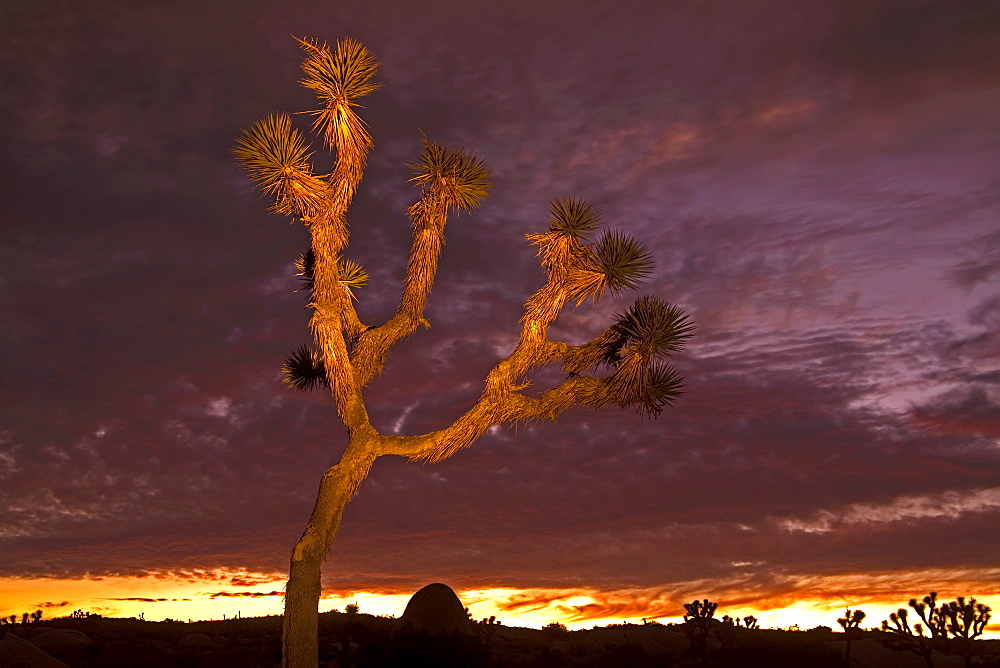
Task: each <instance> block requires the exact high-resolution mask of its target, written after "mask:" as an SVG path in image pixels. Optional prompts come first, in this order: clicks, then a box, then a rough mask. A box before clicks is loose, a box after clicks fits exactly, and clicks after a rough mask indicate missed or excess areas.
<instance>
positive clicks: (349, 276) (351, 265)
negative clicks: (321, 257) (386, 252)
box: [295, 248, 368, 292]
mask: <svg viewBox="0 0 1000 668" xmlns="http://www.w3.org/2000/svg"><path fill="white" fill-rule="evenodd" d="M315 267H316V253H314V252H313V250H312V249H311V248H310V249H309V250H307V251H306V252H305V253H303V254H302V255H300V256H299V257H298V258H297V259H296V260H295V268H296V269H298V270H299V273H297V274H295V275H296V276H298V277H299V279H300V280H301V281H302V283H301V285H300V287H299V290H308V291H312V289H313V288H314V287H315V285H316V280H315V278H314V276H313V270H314V269H315ZM337 275H338V276H339V277H340V284H341V285H343V286H344V287H345V288H347V290H348V291H351V290H353V289H356V288H360V287H362V286H364V284H365V283H367V282H368V272H367V271H365V270H364V268H363V267H362V266H361V265H360V264H358V263H357V262H354V261H353V260H347V259H344V258H341V259H340V260H338V261H337ZM299 290H296V292H298V291H299Z"/></svg>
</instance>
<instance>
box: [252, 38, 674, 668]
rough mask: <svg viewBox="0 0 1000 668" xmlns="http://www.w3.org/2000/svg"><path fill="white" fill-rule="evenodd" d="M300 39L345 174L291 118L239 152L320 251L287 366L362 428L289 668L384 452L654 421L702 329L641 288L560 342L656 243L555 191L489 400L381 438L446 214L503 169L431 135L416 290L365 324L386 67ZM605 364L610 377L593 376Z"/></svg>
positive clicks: (349, 49)
mask: <svg viewBox="0 0 1000 668" xmlns="http://www.w3.org/2000/svg"><path fill="white" fill-rule="evenodd" d="M299 43H300V44H301V45H302V48H303V49H304V51H305V57H304V59H303V63H302V69H303V71H304V72H305V78H304V79H303V80H302V82H301V83H302V85H304V86H305V87H307V88H310V89H312V90H313V91H315V92H316V94H317V96H318V97H319V100H320V102H321V103H322V107H321V108H320V109H318V110H316V111H314V112H312V113H313V114H314V115H315V121H314V123H313V129H314V130H316V131H318V132H320V133H321V134H322V135H323V140H324V143H325V145H326V146H327V147H328V148H329V149H331V150H332V151H333V152H334V154H335V156H336V158H335V165H334V168H333V171H332V172H331V173H330V174H328V175H316V174H314V173H313V171H312V166H311V164H310V162H309V157H310V155H311V153H310V152H309V147H308V146H307V145H306V143H305V140H304V138H303V136H302V134H301V133H299V132H298V131H297V130H295V129H293V128H292V124H291V118H290V117H289V116H287V115H277V116H269V117H267V118H266V119H264V120H262V121H259V122H258V123H256V124H255V125H254V126H253V127H252V128H251V129H250V130H248V131H246V132H244V134H243V136H242V137H241V138H240V139H239V140H238V142H237V146H236V148H235V149H234V153H235V154H236V157H237V159H238V160H239V161H240V163H241V164H242V165H243V166H244V167H245V168H246V169H247V171H248V172H249V175H250V178H251V179H253V180H255V181H257V182H258V185H259V186H260V187H261V188H262V190H263V191H264V192H265V193H267V194H268V195H270V196H272V197H273V198H274V205H273V207H272V209H273V210H274V211H276V212H278V213H282V214H285V215H290V216H294V217H295V218H297V219H298V220H300V221H301V222H302V223H303V224H304V225H305V226H306V227H307V228H308V230H309V233H310V236H311V246H310V249H309V250H308V251H307V252H306V253H304V254H303V255H302V256H301V257H300V258H299V260H298V262H297V263H296V266H297V267H298V268H299V270H300V275H301V276H302V278H303V282H304V284H305V286H306V287H307V288H308V289H309V290H311V294H312V300H311V302H310V304H309V306H310V307H311V308H312V318H311V319H310V321H309V327H310V329H311V330H312V335H313V342H314V345H315V349H311V348H309V347H307V346H303V347H301V348H299V349H298V350H296V351H295V352H293V353H292V354H291V355H289V357H288V358H287V359H286V361H285V366H284V368H283V372H284V374H285V382H286V383H288V384H289V385H290V386H292V387H295V388H297V389H300V390H309V389H313V388H315V387H317V386H322V387H325V388H327V389H328V390H329V391H330V392H331V394H332V395H333V398H334V400H335V402H336V405H337V412H338V414H339V416H340V419H341V420H342V421H343V423H344V426H345V427H346V428H347V433H348V442H347V447H346V449H345V450H344V454H343V456H342V457H341V459H340V461H339V462H338V463H337V464H336V465H335V466H333V467H332V468H331V469H330V470H328V471H327V472H326V473H325V474H324V475H323V478H322V480H321V481H320V486H319V493H318V495H317V498H316V505H315V507H314V508H313V511H312V515H311V516H310V518H309V522H308V524H307V525H306V529H305V531H304V532H303V534H302V537H301V538H300V539H299V540H298V542H297V543H296V544H295V547H294V548H293V549H292V555H291V567H290V570H289V576H288V584H287V587H286V590H285V616H284V622H283V630H282V633H283V635H282V648H283V666H284V667H285V668H292V667H294V668H305V667H313V666H316V665H317V660H318V647H317V622H318V606H319V597H320V594H321V584H320V576H321V573H320V571H321V565H322V562H323V560H324V558H325V556H326V554H327V552H328V550H329V549H330V545H331V544H332V543H333V541H334V539H335V538H336V535H337V531H338V529H339V528H340V521H341V517H342V516H343V512H344V507H345V506H346V505H347V502H348V501H350V500H351V498H352V497H353V496H354V493H355V492H356V491H357V489H358V486H359V485H360V484H361V483H362V481H364V479H365V477H366V476H367V475H368V471H369V470H370V469H371V466H372V464H373V463H374V461H375V459H377V458H378V457H380V456H382V455H398V456H402V457H406V458H408V459H410V460H412V461H420V462H438V461H441V460H443V459H447V458H448V457H450V456H452V455H453V454H455V453H456V452H458V451H459V450H461V449H462V448H465V447H468V446H469V445H471V444H472V443H473V442H474V441H475V440H476V439H477V438H479V437H480V436H481V435H482V434H484V433H485V432H486V431H487V430H488V429H489V428H490V427H491V426H493V425H498V424H502V423H514V422H523V421H528V420H546V419H554V418H555V417H556V416H557V415H558V414H559V413H561V412H562V411H564V410H566V409H567V408H570V407H572V406H585V407H588V408H592V409H596V408H601V407H603V406H609V405H613V406H621V407H625V406H631V407H635V408H636V409H638V410H639V412H641V413H643V414H645V415H647V416H651V417H655V416H657V415H658V414H659V413H660V411H661V410H662V409H663V408H664V407H665V406H670V405H672V404H673V402H674V400H675V399H676V398H677V397H678V396H679V395H680V394H681V392H682V388H683V381H682V379H681V377H680V375H679V374H678V373H677V371H676V370H675V369H674V368H673V367H671V366H669V365H668V364H667V363H666V359H667V358H668V357H670V356H671V354H672V353H673V352H675V351H677V350H679V349H680V348H682V347H683V346H684V344H685V342H686V340H687V339H688V338H689V337H690V336H691V333H692V330H693V327H692V325H691V324H690V322H689V321H688V319H687V317H686V316H685V315H684V314H683V313H682V312H681V311H680V310H679V309H678V308H676V307H675V306H672V305H670V304H668V303H666V302H664V301H662V300H660V299H659V298H657V297H650V296H643V297H639V298H638V299H637V300H636V301H635V302H634V303H633V305H632V306H631V307H629V308H628V309H626V310H624V311H623V312H621V313H619V314H618V315H617V316H616V318H615V321H614V322H613V323H612V324H611V325H610V326H609V327H608V328H607V329H605V330H604V331H603V332H601V333H600V334H598V335H597V336H596V337H594V339H593V340H591V341H590V342H588V343H585V344H583V345H568V344H566V343H562V342H560V341H553V340H550V339H549V338H548V327H549V325H550V324H551V323H552V322H553V321H554V320H555V318H556V316H557V315H558V314H559V312H560V311H561V310H562V308H563V307H564V306H565V305H566V304H567V303H569V302H575V303H576V305H580V304H581V303H582V302H584V301H585V300H587V299H588V298H590V299H591V300H593V301H595V302H596V301H597V300H600V299H601V298H603V297H604V295H605V294H606V293H608V292H610V293H612V294H618V293H619V292H621V291H623V290H626V289H633V288H635V287H637V286H638V285H639V284H640V283H641V282H642V281H643V280H644V279H645V278H646V277H648V276H649V274H650V272H651V268H652V260H651V257H650V255H649V253H648V252H647V251H646V249H645V248H644V247H643V246H642V245H641V244H639V243H638V242H636V241H634V240H633V239H631V238H630V237H628V236H627V235H625V234H622V233H620V232H615V231H607V232H604V233H603V234H602V235H601V236H600V237H599V238H597V239H596V240H595V239H593V238H592V237H593V235H594V233H595V232H596V231H597V227H598V219H599V212H598V210H597V209H596V208H595V207H594V206H593V205H592V204H590V203H587V202H584V201H581V200H574V199H566V200H555V201H553V202H552V203H551V204H550V205H549V211H548V213H549V219H548V229H547V230H546V231H544V232H541V233H538V234H530V235H528V237H527V238H528V240H529V241H530V242H531V243H532V244H533V245H536V246H538V256H539V258H540V261H541V264H542V267H543V268H544V269H545V273H546V277H547V281H546V283H545V285H543V286H542V287H541V288H540V289H539V290H538V291H537V292H535V294H533V295H532V296H531V297H529V298H528V300H527V302H526V303H525V307H524V315H523V317H522V318H521V334H520V339H519V341H518V343H517V345H516V346H515V348H514V350H513V351H512V352H511V353H510V355H509V356H508V357H507V358H506V359H504V360H502V361H500V362H499V363H498V364H497V365H496V366H495V367H494V368H493V369H492V370H491V371H490V372H489V375H488V376H487V378H486V382H485V386H484V388H483V391H482V394H481V396H480V397H479V399H478V400H477V401H476V402H475V403H474V404H473V405H472V407H471V408H469V410H468V411H467V412H466V413H464V414H463V415H462V416H461V417H459V418H458V419H457V420H455V422H454V423H452V424H451V425H449V426H447V427H445V428H444V429H441V430H440V431H434V432H430V433H427V434H422V435H419V436H388V435H385V434H380V433H379V432H378V431H376V429H375V428H374V427H373V426H372V424H371V422H370V421H369V419H368V412H367V410H366V409H365V402H364V397H363V394H362V390H363V389H364V387H365V385H366V384H367V383H368V382H369V381H370V380H371V379H372V378H373V377H374V376H376V375H377V374H379V373H380V372H381V371H382V367H383V365H384V364H385V361H386V359H387V357H388V355H389V351H390V350H391V349H392V347H393V346H394V345H395V344H396V343H397V342H398V341H399V340H400V339H402V338H404V337H406V336H409V335H410V334H412V333H413V332H414V331H415V330H416V329H417V327H418V325H424V326H425V327H427V326H429V323H428V322H427V320H425V319H424V315H423V314H424V306H425V304H426V302H427V297H428V295H429V294H430V292H431V287H432V286H433V284H434V276H435V274H436V272H437V266H438V258H439V257H440V254H441V248H442V246H443V245H444V229H445V224H446V222H447V220H448V214H449V213H450V212H451V211H453V210H456V209H457V210H466V211H470V210H472V209H475V208H476V207H477V206H478V205H479V204H480V202H482V200H483V199H485V198H486V196H487V195H488V194H489V190H490V182H489V170H488V169H487V168H486V166H485V164H484V163H483V161H481V160H480V159H478V158H476V157H474V156H472V155H469V154H467V153H464V152H463V151H461V150H455V149H450V148H446V147H443V146H441V145H439V144H436V143H434V142H431V141H428V140H427V139H426V138H424V141H423V152H422V154H421V155H420V157H419V158H418V160H417V162H416V163H414V164H413V165H412V167H413V169H414V170H415V173H416V175H415V176H414V178H413V179H412V180H413V181H415V182H416V183H417V184H418V185H419V186H420V197H419V199H418V200H417V201H416V202H415V203H414V204H413V205H412V206H411V207H410V208H409V209H408V211H407V213H408V215H409V217H410V222H411V224H412V226H413V246H412V248H411V250H410V256H409V263H408V265H407V271H406V278H405V280H404V285H403V295H402V298H401V299H400V303H399V307H398V309H397V311H396V314H395V315H394V316H393V317H392V318H391V319H390V320H389V321H388V322H386V323H384V324H382V325H378V326H367V325H365V324H363V323H362V322H361V321H360V319H359V318H358V314H357V312H356V311H355V308H354V302H353V300H354V295H353V291H354V290H355V289H357V288H359V287H361V286H362V285H363V284H364V283H365V282H366V281H367V279H368V275H367V274H366V273H365V272H364V270H363V269H362V268H361V267H360V266H359V265H357V264H356V263H354V262H351V261H350V260H347V259H345V258H344V255H343V253H344V250H345V249H346V247H347V242H348V235H349V232H348V226H347V222H346V218H345V214H346V212H347V209H348V207H349V206H350V204H351V200H352V199H353V197H354V193H355V190H356V189H357V186H358V183H359V182H360V181H361V177H362V173H363V172H364V167H365V160H366V156H367V154H368V150H369V149H370V148H371V146H372V141H371V137H370V136H369V134H368V132H367V129H366V126H365V124H364V122H363V121H362V120H361V119H360V118H359V117H358V116H357V115H356V114H355V112H354V107H356V106H357V105H356V104H355V103H354V102H353V101H352V100H354V99H355V98H358V97H361V96H363V95H367V94H368V93H370V92H372V91H374V90H375V89H376V88H378V86H379V85H378V84H375V83H372V82H371V78H372V76H373V75H374V74H375V71H376V69H377V68H378V63H376V62H375V60H374V58H373V57H372V55H371V54H370V53H369V52H368V50H367V49H365V48H364V47H363V46H361V45H360V44H358V43H357V42H355V41H353V40H350V39H344V40H342V41H339V42H337V44H336V45H335V46H334V47H329V46H327V45H326V44H320V43H318V42H315V41H304V40H299ZM548 364H559V365H561V367H562V370H563V371H564V372H565V373H566V374H567V377H566V379H565V380H563V381H562V382H560V383H558V384H557V385H555V386H554V387H552V388H550V389H548V390H546V391H544V392H542V393H541V395H540V396H538V397H537V398H536V397H529V396H527V395H525V394H522V393H521V390H523V389H524V388H525V387H527V386H528V382H527V380H526V379H525V378H526V376H527V374H528V373H529V372H531V371H532V370H534V369H537V368H539V367H542V366H545V365H548ZM601 369H603V371H604V373H603V374H600V375H594V374H593V373H590V374H588V373H587V372H594V371H597V370H601Z"/></svg>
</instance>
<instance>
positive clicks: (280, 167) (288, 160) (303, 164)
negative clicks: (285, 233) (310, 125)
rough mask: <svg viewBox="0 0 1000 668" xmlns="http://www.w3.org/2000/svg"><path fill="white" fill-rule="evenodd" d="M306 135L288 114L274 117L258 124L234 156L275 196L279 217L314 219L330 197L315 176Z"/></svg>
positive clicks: (269, 117) (244, 133)
mask: <svg viewBox="0 0 1000 668" xmlns="http://www.w3.org/2000/svg"><path fill="white" fill-rule="evenodd" d="M308 150H309V147H308V146H307V145H306V142H305V139H304V138H303V137H302V134H301V133H300V132H299V131H298V130H295V129H293V128H292V119H291V117H290V116H288V115H287V114H272V115H270V116H268V117H267V118H264V119H263V120H260V121H257V122H256V123H254V125H253V127H251V128H250V129H249V130H245V131H244V132H243V136H242V137H240V138H239V139H237V140H236V147H235V148H234V149H233V155H235V156H236V159H237V161H239V163H240V164H241V165H242V166H243V168H244V169H246V170H247V172H249V175H250V178H251V179H253V180H254V181H257V182H258V185H259V186H260V188H261V189H262V190H263V191H264V192H265V193H267V194H269V195H273V196H274V198H275V203H274V205H273V206H272V207H271V208H272V209H273V210H274V211H277V212H278V213H285V214H296V215H299V216H312V215H314V214H315V213H316V212H317V210H318V209H319V206H320V203H321V202H322V200H323V197H324V195H325V193H326V184H325V183H324V182H323V180H322V179H320V178H318V177H316V176H314V175H313V173H312V166H311V165H310V164H309V157H310V156H311V155H312V153H309V152H308Z"/></svg>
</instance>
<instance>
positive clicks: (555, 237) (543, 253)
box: [527, 198, 653, 306]
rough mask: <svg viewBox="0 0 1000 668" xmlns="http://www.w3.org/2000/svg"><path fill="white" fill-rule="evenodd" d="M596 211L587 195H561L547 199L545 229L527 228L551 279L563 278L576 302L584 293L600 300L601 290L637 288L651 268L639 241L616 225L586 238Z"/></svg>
mask: <svg viewBox="0 0 1000 668" xmlns="http://www.w3.org/2000/svg"><path fill="white" fill-rule="evenodd" d="M600 219H601V212H600V210H599V209H598V208H597V207H596V206H594V204H593V203H591V202H588V201H586V200H580V199H572V198H564V199H555V200H552V201H551V202H550V203H549V220H548V223H549V229H548V231H546V232H543V233H541V234H528V235H527V238H528V241H530V242H531V243H532V244H535V245H536V246H538V247H539V250H538V255H539V257H540V258H541V261H542V266H543V267H544V268H545V270H546V273H547V274H548V275H549V278H550V280H553V279H554V280H556V281H565V284H566V287H567V288H568V289H569V297H570V299H575V300H576V303H577V306H579V305H580V304H582V303H583V301H584V300H586V299H588V298H592V299H594V301H599V300H600V299H602V298H603V297H604V295H605V293H606V292H611V293H612V294H615V295H617V294H619V293H620V292H622V291H624V290H632V289H635V288H637V287H638V286H639V285H640V284H641V283H642V282H643V281H644V280H646V279H647V278H649V276H650V274H651V273H652V268H653V259H652V255H650V253H649V251H647V250H646V248H645V246H643V245H642V244H641V243H639V242H638V241H636V240H635V239H633V238H632V237H630V236H628V235H627V234H625V233H623V232H619V231H617V230H607V231H605V232H604V234H602V235H601V237H600V238H599V239H598V240H597V241H595V242H591V241H590V238H591V235H592V234H593V233H594V232H595V231H596V230H597V228H598V224H599V223H600Z"/></svg>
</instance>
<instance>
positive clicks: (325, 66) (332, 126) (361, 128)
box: [296, 38, 381, 155]
mask: <svg viewBox="0 0 1000 668" xmlns="http://www.w3.org/2000/svg"><path fill="white" fill-rule="evenodd" d="M296 40H298V42H299V44H301V45H302V48H303V50H304V51H305V52H306V56H305V58H303V60H302V72H303V73H304V74H305V78H304V79H303V80H302V81H301V82H300V83H301V84H302V85H303V86H305V87H306V88H309V89H311V90H313V91H315V93H316V96H317V97H318V98H319V99H320V101H321V102H323V103H324V106H323V108H321V109H317V110H316V111H313V112H309V113H312V114H313V115H314V116H316V119H315V120H314V121H313V129H314V130H322V132H323V140H324V141H325V143H326V145H327V146H329V147H330V148H333V149H336V150H337V151H342V152H347V153H349V154H350V155H364V153H365V152H367V150H368V149H370V148H371V147H372V138H371V135H370V134H368V129H367V127H366V125H365V122H364V121H362V120H361V118H360V117H359V116H358V115H357V114H355V113H354V110H353V109H351V107H356V106H358V105H357V104H356V103H355V102H352V100H354V99H356V98H359V97H362V96H364V95H368V94H369V93H371V92H372V91H374V90H377V89H378V88H379V87H380V86H381V84H378V83H375V82H373V81H372V80H371V79H372V77H373V76H375V72H376V71H377V70H378V62H377V61H376V60H375V57H374V56H373V55H372V53H371V52H370V51H369V50H368V49H366V48H365V47H364V46H362V45H361V44H360V43H358V42H356V41H355V40H353V39H350V38H346V39H342V40H339V41H338V42H337V44H336V47H335V48H334V49H333V50H331V49H330V47H329V46H327V44H326V43H323V44H320V43H319V42H318V41H316V40H312V41H307V40H303V39H298V38H296Z"/></svg>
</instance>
